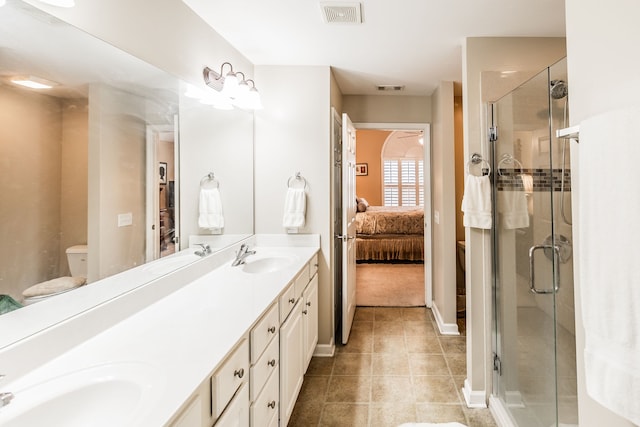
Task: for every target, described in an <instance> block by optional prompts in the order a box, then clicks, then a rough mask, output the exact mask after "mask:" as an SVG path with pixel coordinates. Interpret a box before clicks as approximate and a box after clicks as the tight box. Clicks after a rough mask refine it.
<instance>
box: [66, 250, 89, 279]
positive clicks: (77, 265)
mask: <svg viewBox="0 0 640 427" xmlns="http://www.w3.org/2000/svg"><path fill="white" fill-rule="evenodd" d="M67 261H68V262H69V271H70V272H71V275H72V276H74V277H75V276H81V277H87V245H75V246H71V247H70V248H67Z"/></svg>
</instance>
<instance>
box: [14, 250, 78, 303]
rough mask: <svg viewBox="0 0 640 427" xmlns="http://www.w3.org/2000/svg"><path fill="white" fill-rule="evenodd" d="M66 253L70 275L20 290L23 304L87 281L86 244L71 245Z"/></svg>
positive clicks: (67, 290)
mask: <svg viewBox="0 0 640 427" xmlns="http://www.w3.org/2000/svg"><path fill="white" fill-rule="evenodd" d="M66 253H67V262H68V263H69V271H70V272H71V276H63V277H58V278H56V279H52V280H47V281H46V282H40V283H38V284H35V285H33V286H31V287H29V288H27V289H25V290H24V291H23V292H22V296H23V297H24V301H23V304H24V305H30V304H35V303H37V302H40V301H44V300H46V299H48V298H53V297H55V296H57V295H60V294H63V293H65V292H69V291H72V290H74V289H76V288H79V287H80V286H83V285H85V284H86V283H87V245H75V246H71V247H69V248H67V250H66Z"/></svg>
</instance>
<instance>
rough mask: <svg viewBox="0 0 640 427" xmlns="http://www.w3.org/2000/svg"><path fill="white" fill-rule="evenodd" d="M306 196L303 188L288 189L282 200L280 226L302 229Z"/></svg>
mask: <svg viewBox="0 0 640 427" xmlns="http://www.w3.org/2000/svg"><path fill="white" fill-rule="evenodd" d="M306 204H307V195H306V193H305V192H304V188H289V189H288V190H287V195H286V197H285V200H284V216H283V218H282V226H283V227H285V228H292V227H304V222H305V211H306Z"/></svg>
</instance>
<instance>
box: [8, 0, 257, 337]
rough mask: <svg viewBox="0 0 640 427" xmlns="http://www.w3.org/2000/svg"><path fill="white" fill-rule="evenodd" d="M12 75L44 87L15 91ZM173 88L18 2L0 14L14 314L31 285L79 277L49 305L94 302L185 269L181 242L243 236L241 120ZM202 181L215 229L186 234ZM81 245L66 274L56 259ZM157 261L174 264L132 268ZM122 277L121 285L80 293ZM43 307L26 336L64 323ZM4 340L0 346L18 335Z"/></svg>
mask: <svg viewBox="0 0 640 427" xmlns="http://www.w3.org/2000/svg"><path fill="white" fill-rule="evenodd" d="M25 34H28V35H29V36H28V37H25V36H24V35H25ZM60 46H64V49H60ZM18 77H20V78H21V79H22V80H26V78H29V79H31V80H32V81H35V82H39V83H48V84H49V85H51V86H52V87H51V88H48V89H33V88H26V87H23V86H20V85H18V84H16V83H14V81H15V80H18ZM184 88H185V83H184V82H181V81H180V80H179V79H178V78H176V77H175V76H171V75H169V74H168V73H166V72H164V71H162V70H160V69H158V68H155V67H154V66H152V65H150V64H148V63H145V62H143V61H141V60H139V59H137V58H135V57H133V56H131V55H129V54H127V53H126V52H123V51H122V50H120V49H118V48H116V47H114V46H112V45H109V44H107V43H105V42H103V41H101V40H99V39H97V38H95V37H93V36H91V35H90V34H87V33H85V32H83V31H81V30H79V29H77V28H75V27H73V26H71V25H69V24H67V23H65V22H63V21H60V20H59V19H57V18H54V17H53V16H50V15H48V14H47V13H45V12H43V11H41V10H39V9H36V8H34V7H32V6H30V5H28V4H26V3H23V2H22V1H19V0H8V1H7V2H6V4H5V5H4V6H3V7H0V164H1V165H2V167H3V173H2V174H1V175H0V183H1V184H2V185H1V186H0V188H2V189H3V196H4V198H3V202H2V203H1V204H0V224H2V225H0V232H1V233H2V235H3V240H2V243H0V295H6V296H8V297H10V298H12V299H13V300H15V301H17V302H18V303H20V304H24V303H25V300H24V296H23V292H24V291H25V290H26V289H28V288H31V287H32V286H34V285H37V284H41V283H43V282H47V281H50V280H52V279H57V278H60V277H68V276H73V277H85V278H86V282H87V284H86V285H84V286H81V287H80V288H78V289H76V290H72V291H68V292H66V293H65V297H64V298H61V299H60V301H61V302H60V304H62V303H63V301H69V300H70V299H72V298H75V297H76V295H77V298H83V299H84V300H86V301H91V304H93V305H97V304H100V303H101V302H104V301H106V300H108V299H111V298H114V297H116V296H118V295H121V294H122V293H125V292H127V291H129V290H131V289H133V288H135V287H137V286H140V285H142V284H145V283H149V281H152V280H154V279H156V278H157V277H158V276H159V275H162V274H167V273H170V272H171V271H173V270H174V269H175V268H181V267H183V266H185V265H186V264H188V263H189V262H192V261H193V260H195V259H196V258H194V259H193V260H192V259H191V256H192V253H191V252H190V251H191V250H190V249H188V246H189V237H190V236H212V235H214V234H217V237H219V239H218V241H219V242H223V243H222V244H221V245H219V246H217V248H219V249H221V248H222V247H225V246H228V245H231V244H233V243H236V242H237V239H241V238H244V237H246V236H248V235H251V234H253V166H252V165H253V114H251V113H247V112H244V111H240V110H233V111H219V110H215V109H213V108H212V107H210V106H207V105H205V104H202V103H200V102H198V101H197V100H192V99H189V98H187V97H185V96H184V94H183V92H184ZM210 172H213V173H215V174H216V177H217V179H219V182H220V195H221V200H222V206H223V209H224V215H225V219H226V224H225V227H223V228H222V229H220V230H215V231H213V230H209V229H201V228H199V226H198V208H199V206H198V203H199V191H200V180H201V178H202V177H203V176H204V175H206V174H208V173H210ZM223 237H224V238H223ZM234 239H235V240H234ZM85 245H86V254H85V256H84V259H82V260H81V264H82V263H84V265H81V266H80V268H79V269H77V268H75V267H77V265H74V264H73V263H71V262H70V258H69V257H68V256H67V255H68V253H67V252H69V251H68V250H67V249H68V248H76V249H77V248H78V247H82V246H85ZM185 250H186V252H185ZM71 252H73V251H71ZM185 254H186V255H185ZM162 257H170V258H171V259H172V260H177V259H178V258H180V262H178V261H176V262H175V264H174V263H173V262H168V263H167V262H165V263H164V264H163V266H162V267H157V266H156V264H155V263H154V264H148V265H149V266H150V268H151V269H152V270H153V271H151V270H149V268H147V269H146V270H145V267H144V266H143V265H145V264H147V263H149V262H152V261H154V260H158V258H162ZM181 257H183V258H181ZM168 259H169V258H167V260H168ZM182 261H185V263H184V264H183V263H182ZM157 265H158V266H159V265H160V264H157ZM141 266H142V267H141ZM154 266H156V267H157V268H155V267H154ZM136 267H137V268H136ZM132 268H136V270H135V274H133V273H132V274H130V275H128V276H127V282H128V283H127V284H121V283H119V284H118V285H114V286H112V288H111V289H110V290H109V291H107V292H105V291H104V287H103V290H101V291H100V292H96V295H91V294H92V292H93V291H92V289H93V288H92V286H93V285H94V284H96V283H98V282H102V281H105V280H106V279H108V278H113V277H118V275H119V274H121V273H123V272H126V271H128V270H130V269H132ZM114 275H115V276H114ZM110 283H114V282H113V279H112V280H111V282H110ZM98 293H99V294H100V297H97V294H98ZM55 298H58V297H53V298H51V299H50V300H48V302H47V307H48V309H46V310H45V309H44V308H42V309H39V308H38V305H37V304H41V303H36V304H33V306H30V307H29V309H28V310H25V311H24V313H22V314H21V315H20V316H19V317H20V318H22V319H23V322H24V323H26V324H28V326H29V330H30V331H31V332H30V333H36V332H38V331H39V330H42V329H44V328H46V327H48V326H51V325H52V324H55V323H56V322H59V321H62V320H65V319H66V318H68V317H69V316H73V315H74V314H75V313H73V312H70V311H69V310H59V312H60V314H59V315H58V316H56V315H55V313H54V314H52V312H55V311H56V310H52V309H51V307H54V306H55V304H56V300H55ZM79 306H82V304H80V305H79ZM83 307H84V308H83V309H88V308H89V306H86V305H85V306H83ZM18 310H22V309H18ZM45 311H46V312H47V313H48V314H47V315H46V316H43V317H42V318H39V316H40V314H41V313H44V312H45ZM27 315H28V316H29V318H28V319H24V317H25V316H27ZM3 317H4V316H0V329H3V330H4V326H3ZM14 317H15V316H14ZM5 326H6V325H5ZM27 335H28V334H27ZM4 338H7V339H4ZM4 338H3V340H2V342H0V348H2V347H3V346H7V345H10V344H12V343H13V342H15V341H16V340H19V339H20V338H21V336H12V337H11V338H8V337H4Z"/></svg>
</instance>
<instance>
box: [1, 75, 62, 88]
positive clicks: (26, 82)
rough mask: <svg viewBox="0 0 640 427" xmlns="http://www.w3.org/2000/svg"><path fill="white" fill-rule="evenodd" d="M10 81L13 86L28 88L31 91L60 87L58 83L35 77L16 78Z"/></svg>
mask: <svg viewBox="0 0 640 427" xmlns="http://www.w3.org/2000/svg"><path fill="white" fill-rule="evenodd" d="M10 81H11V83H13V84H17V85H20V86H24V87H28V88H30V89H51V88H52V87H54V86H58V83H56V82H52V81H51V80H47V79H43V78H40V77H35V76H15V77H11V79H10Z"/></svg>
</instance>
